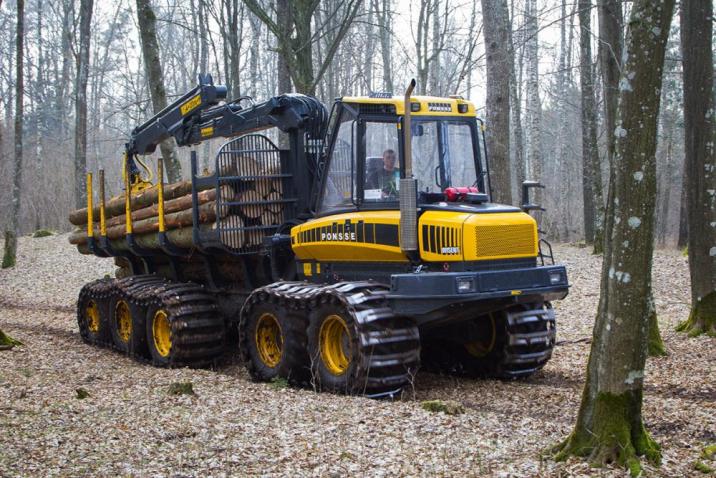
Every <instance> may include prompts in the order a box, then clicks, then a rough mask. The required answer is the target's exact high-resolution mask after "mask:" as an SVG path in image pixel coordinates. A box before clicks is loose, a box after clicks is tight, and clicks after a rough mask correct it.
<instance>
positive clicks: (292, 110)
mask: <svg viewBox="0 0 716 478" xmlns="http://www.w3.org/2000/svg"><path fill="white" fill-rule="evenodd" d="M226 94H227V89H226V87H225V86H220V85H214V83H213V80H212V78H211V76H210V75H199V84H198V85H197V86H196V87H194V88H193V89H192V90H190V91H189V92H188V93H186V94H184V95H183V96H182V97H181V98H179V99H178V100H177V101H175V102H174V103H172V104H171V105H169V106H167V107H166V108H164V109H163V110H161V111H160V112H159V113H157V114H156V115H154V116H153V117H152V118H151V119H149V120H147V121H146V122H144V123H143V124H142V125H140V126H138V127H137V128H135V129H134V130H133V131H132V133H131V136H130V138H129V141H128V142H127V144H126V153H127V160H128V171H129V173H130V175H132V176H133V179H134V178H137V177H138V174H139V170H138V169H137V167H136V164H135V163H134V158H135V157H136V156H137V155H144V154H151V153H153V152H154V151H155V150H156V147H157V145H158V144H159V143H161V142H162V141H164V140H166V139H168V138H171V137H173V138H174V139H175V140H176V143H177V145H179V146H189V145H195V144H199V143H201V142H202V141H206V140H208V139H212V138H219V137H223V138H230V137H233V136H238V135H241V134H246V133H251V132H255V131H261V130H265V129H268V128H273V127H276V128H278V129H280V130H281V131H283V132H289V131H292V130H298V129H303V130H305V131H306V133H307V135H308V137H309V138H310V139H323V136H324V135H325V130H326V123H327V117H328V115H327V112H326V109H325V107H324V106H323V104H322V103H321V102H320V101H318V100H317V99H316V98H314V97H312V96H306V95H302V94H285V95H280V96H275V97H273V98H270V99H268V100H266V101H263V102H261V103H255V102H254V101H253V100H252V99H251V98H250V97H248V96H244V97H241V98H238V99H236V100H233V101H231V102H227V103H222V104H220V102H221V101H222V100H224V99H225V98H226ZM247 103H248V104H247ZM132 182H133V183H134V180H133V181H132Z"/></svg>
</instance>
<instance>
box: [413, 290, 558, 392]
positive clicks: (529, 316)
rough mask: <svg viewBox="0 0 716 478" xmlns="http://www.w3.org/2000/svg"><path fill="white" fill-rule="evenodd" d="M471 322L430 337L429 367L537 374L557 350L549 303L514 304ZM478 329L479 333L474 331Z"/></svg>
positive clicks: (510, 375) (511, 376)
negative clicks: (438, 335)
mask: <svg viewBox="0 0 716 478" xmlns="http://www.w3.org/2000/svg"><path fill="white" fill-rule="evenodd" d="M466 325H467V329H465V328H463V327H462V326H460V327H455V328H454V329H453V330H451V332H450V333H449V334H444V335H443V336H442V337H441V338H438V339H432V340H430V341H429V342H428V344H427V346H426V348H425V351H424V352H425V353H424V354H423V359H424V361H425V362H426V366H427V368H428V369H431V370H434V371H440V372H448V373H457V374H459V375H468V376H478V377H493V378H501V379H516V378H523V377H529V376H531V375H533V374H534V373H535V372H537V371H538V370H540V369H541V368H542V367H544V366H545V364H546V363H547V362H548V361H549V359H550V358H551V356H552V350H553V348H554V345H555V340H556V321H555V315H554V310H553V309H552V306H551V304H549V303H544V304H532V305H529V306H527V305H519V306H515V307H513V308H510V309H508V310H505V311H499V312H493V313H491V314H488V315H485V316H481V317H478V318H476V319H473V321H472V323H469V324H466ZM475 330H478V331H479V332H478V334H479V337H474V333H475ZM458 335H462V337H461V339H458V337H457V336H458ZM471 335H473V337H471V338H468V339H466V337H470V336H471Z"/></svg>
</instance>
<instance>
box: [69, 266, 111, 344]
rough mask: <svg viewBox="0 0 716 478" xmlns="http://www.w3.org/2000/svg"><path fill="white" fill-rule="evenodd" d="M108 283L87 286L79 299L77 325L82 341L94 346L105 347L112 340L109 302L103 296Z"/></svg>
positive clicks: (103, 281) (95, 283) (99, 282)
mask: <svg viewBox="0 0 716 478" xmlns="http://www.w3.org/2000/svg"><path fill="white" fill-rule="evenodd" d="M107 284H108V281H106V280H102V281H96V282H92V283H90V284H87V285H85V286H84V287H83V288H82V290H81V291H80V295H79V298H78V299H77V325H78V327H79V331H80V336H81V337H82V340H83V341H84V342H86V343H88V344H92V345H105V344H106V343H107V342H109V340H110V337H111V335H110V331H109V301H108V299H107V297H106V296H105V295H104V294H103V292H104V289H106V288H107V287H106V286H107Z"/></svg>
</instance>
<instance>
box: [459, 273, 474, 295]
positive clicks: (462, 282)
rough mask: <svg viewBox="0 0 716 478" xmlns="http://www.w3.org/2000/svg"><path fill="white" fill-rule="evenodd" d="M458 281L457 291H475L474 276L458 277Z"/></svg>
mask: <svg viewBox="0 0 716 478" xmlns="http://www.w3.org/2000/svg"><path fill="white" fill-rule="evenodd" d="M455 281H456V282H457V292H458V293H459V294H467V293H469V292H475V279H474V278H472V277H458V278H457V279H455Z"/></svg>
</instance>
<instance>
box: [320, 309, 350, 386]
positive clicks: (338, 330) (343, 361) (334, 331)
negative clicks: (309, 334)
mask: <svg viewBox="0 0 716 478" xmlns="http://www.w3.org/2000/svg"><path fill="white" fill-rule="evenodd" d="M319 344H320V350H321V360H323V364H324V365H325V366H326V368H327V369H328V371H329V372H331V373H332V374H333V375H343V374H344V373H345V372H346V370H348V367H349V366H350V363H351V356H352V350H351V334H350V332H349V331H348V326H347V325H346V321H345V320H343V317H341V316H339V315H329V316H328V317H326V320H324V321H323V324H321V330H320V332H319ZM346 352H347V353H346Z"/></svg>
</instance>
